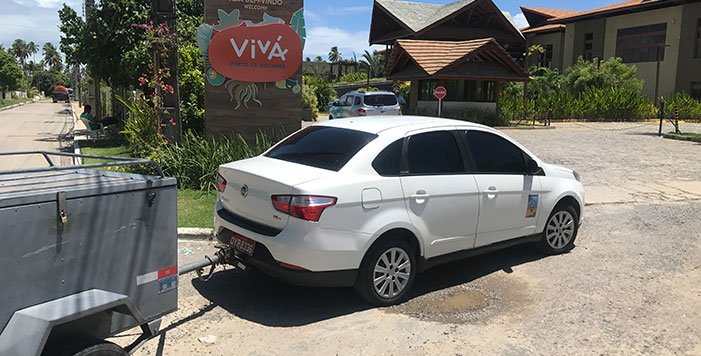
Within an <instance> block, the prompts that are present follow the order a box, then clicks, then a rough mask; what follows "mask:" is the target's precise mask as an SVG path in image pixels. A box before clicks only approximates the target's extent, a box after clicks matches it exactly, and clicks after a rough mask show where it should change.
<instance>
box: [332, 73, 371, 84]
mask: <svg viewBox="0 0 701 356" xmlns="http://www.w3.org/2000/svg"><path fill="white" fill-rule="evenodd" d="M367 80H368V74H367V73H363V72H352V73H346V74H345V75H344V76H342V77H341V78H339V79H338V81H339V82H341V83H355V82H364V81H367Z"/></svg>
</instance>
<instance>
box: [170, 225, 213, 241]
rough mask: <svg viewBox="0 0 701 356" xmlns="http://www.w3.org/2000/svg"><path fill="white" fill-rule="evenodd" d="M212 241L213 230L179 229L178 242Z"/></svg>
mask: <svg viewBox="0 0 701 356" xmlns="http://www.w3.org/2000/svg"><path fill="white" fill-rule="evenodd" d="M213 239H214V229H202V228H193V227H179V228H178V240H198V241H202V240H206V241H211V240H213Z"/></svg>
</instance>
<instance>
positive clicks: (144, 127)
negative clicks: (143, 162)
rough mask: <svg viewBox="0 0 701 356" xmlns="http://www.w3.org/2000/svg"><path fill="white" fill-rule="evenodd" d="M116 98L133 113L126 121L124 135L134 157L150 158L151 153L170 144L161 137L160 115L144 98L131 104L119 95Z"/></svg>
mask: <svg viewBox="0 0 701 356" xmlns="http://www.w3.org/2000/svg"><path fill="white" fill-rule="evenodd" d="M115 98H116V99H117V100H118V101H119V102H120V103H122V105H124V106H126V107H127V109H129V110H130V111H131V112H132V113H133V115H132V116H133V117H131V118H129V119H127V120H125V121H124V130H123V131H122V134H124V136H125V138H126V141H127V148H128V149H129V154H130V155H131V156H132V157H150V156H151V153H152V152H154V151H156V150H157V149H158V148H159V147H161V146H163V145H164V144H167V143H168V142H167V141H165V140H164V139H163V137H162V136H161V130H160V128H161V127H160V125H161V124H160V118H159V117H158V113H157V111H156V110H154V109H153V108H152V107H151V106H149V104H148V102H147V101H146V100H144V99H143V98H136V99H135V100H134V102H129V101H127V100H125V99H124V98H122V97H120V96H119V95H115Z"/></svg>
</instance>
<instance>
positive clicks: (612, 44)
mask: <svg viewBox="0 0 701 356" xmlns="http://www.w3.org/2000/svg"><path fill="white" fill-rule="evenodd" d="M682 9H683V7H682V6H674V7H668V8H664V9H659V10H651V11H644V12H639V13H634V14H627V15H621V16H614V17H609V18H607V19H606V39H605V43H604V58H605V59H607V58H610V57H613V56H615V55H616V36H617V33H618V30H619V29H621V28H628V27H637V26H644V25H653V24H658V23H665V22H666V23H667V44H668V45H670V47H667V49H666V50H665V57H664V60H663V61H662V62H661V64H660V95H661V96H664V97H669V96H670V95H671V94H672V93H673V92H674V90H675V88H676V87H677V85H676V81H677V80H676V79H677V63H678V61H679V53H680V48H681V47H680V45H681V43H680V39H681V22H682ZM577 26H579V24H577ZM595 36H596V35H595ZM685 46H687V47H688V46H690V44H686V45H685ZM630 65H634V66H636V67H637V68H638V74H637V77H638V78H639V79H642V80H644V81H645V83H644V85H643V94H644V95H646V96H648V97H650V98H654V96H655V74H656V68H657V64H656V62H640V63H631V64H630ZM698 70H701V68H699V69H697V71H698ZM687 90H688V89H687Z"/></svg>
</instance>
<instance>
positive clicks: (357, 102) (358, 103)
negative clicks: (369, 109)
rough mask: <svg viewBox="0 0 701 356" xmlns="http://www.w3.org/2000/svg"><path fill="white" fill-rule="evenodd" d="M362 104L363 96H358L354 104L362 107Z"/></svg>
mask: <svg viewBox="0 0 701 356" xmlns="http://www.w3.org/2000/svg"><path fill="white" fill-rule="evenodd" d="M362 102H363V97H362V96H356V97H355V102H354V103H353V105H360V103H362Z"/></svg>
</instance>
